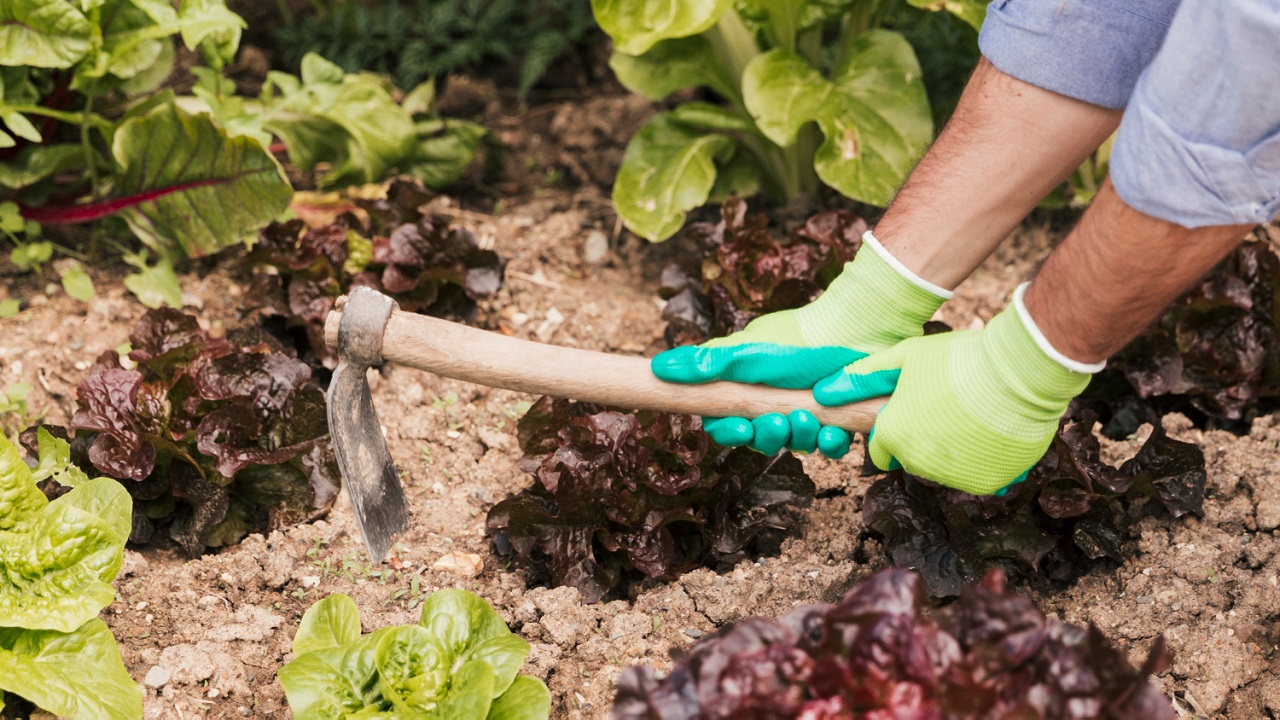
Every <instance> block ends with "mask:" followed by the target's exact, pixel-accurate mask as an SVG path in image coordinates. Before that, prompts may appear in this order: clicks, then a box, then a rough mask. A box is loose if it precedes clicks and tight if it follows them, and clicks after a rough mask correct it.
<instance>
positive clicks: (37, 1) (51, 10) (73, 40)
mask: <svg viewBox="0 0 1280 720" xmlns="http://www.w3.org/2000/svg"><path fill="white" fill-rule="evenodd" d="M93 30H94V27H93V24H92V23H90V22H89V20H88V18H86V17H85V16H84V14H83V13H81V12H80V11H79V10H77V9H76V7H75V6H74V5H72V4H71V3H69V2H67V0H6V1H5V2H4V3H0V65H9V66H14V67H21V66H23V65H30V66H32V67H43V68H69V67H71V66H72V65H75V64H76V63H77V62H79V61H80V60H81V59H83V58H84V56H85V55H86V54H88V52H89V50H90V48H91V37H92V34H93Z"/></svg>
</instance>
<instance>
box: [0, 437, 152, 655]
mask: <svg viewBox="0 0 1280 720" xmlns="http://www.w3.org/2000/svg"><path fill="white" fill-rule="evenodd" d="M130 506H131V501H130V500H129V496H128V493H127V492H125V490H124V488H123V487H121V486H120V484H119V483H117V482H116V481H114V480H110V479H107V478H99V479H97V480H90V481H88V482H85V483H82V484H80V485H79V486H78V487H76V488H74V489H72V490H71V492H69V493H67V494H66V495H63V496H62V497H59V498H58V499H57V500H54V501H53V502H52V503H50V502H48V501H47V500H45V499H44V493H42V492H40V490H39V489H38V488H36V485H35V480H34V478H33V476H32V473H31V470H30V469H29V468H28V467H27V464H26V462H25V461H23V459H22V457H21V456H20V455H19V454H18V450H17V448H15V447H14V446H13V445H12V444H11V443H10V442H9V441H8V440H5V439H3V438H0V548H3V550H0V626H9V627H23V628H29V629H32V630H58V631H60V632H64V633H65V632H72V631H73V630H75V629H76V628H78V627H80V626H81V625H83V624H84V623H85V622H87V621H89V620H90V619H92V618H94V617H95V616H97V614H98V611H99V610H101V609H102V608H104V607H106V606H107V605H109V604H110V603H111V601H112V600H113V599H114V598H115V592H114V591H113V590H112V589H111V580H112V579H114V578H115V576H116V573H118V572H119V571H120V565H121V563H122V562H123V561H124V543H125V541H126V540H127V539H128V537H129V527H130V510H129V509H130Z"/></svg>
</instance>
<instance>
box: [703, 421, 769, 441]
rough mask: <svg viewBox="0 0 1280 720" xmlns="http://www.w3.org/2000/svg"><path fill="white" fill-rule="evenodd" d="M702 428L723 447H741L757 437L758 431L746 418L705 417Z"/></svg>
mask: <svg viewBox="0 0 1280 720" xmlns="http://www.w3.org/2000/svg"><path fill="white" fill-rule="evenodd" d="M702 429H703V430H704V431H705V432H706V433H707V434H708V435H710V436H711V439H712V440H714V441H715V443H716V444H717V445H720V446H722V447H741V446H742V445H746V444H748V443H750V442H751V441H752V440H753V439H755V436H756V431H755V428H754V427H752V425H751V422H750V421H748V420H747V419H746V418H740V417H727V418H703V419H702Z"/></svg>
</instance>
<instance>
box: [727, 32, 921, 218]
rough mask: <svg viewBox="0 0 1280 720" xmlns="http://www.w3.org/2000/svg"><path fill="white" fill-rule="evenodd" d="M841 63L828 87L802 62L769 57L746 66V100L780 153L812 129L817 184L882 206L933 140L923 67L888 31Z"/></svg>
mask: <svg viewBox="0 0 1280 720" xmlns="http://www.w3.org/2000/svg"><path fill="white" fill-rule="evenodd" d="M843 57H844V60H843V62H842V63H841V64H840V65H839V66H837V67H836V68H835V70H834V72H833V79H832V80H828V79H827V78H825V77H823V76H822V75H821V73H819V72H818V71H817V70H816V69H814V68H813V66H811V65H810V64H809V63H808V61H807V60H805V59H804V58H802V57H800V56H799V55H796V54H794V53H789V52H786V51H784V50H772V51H770V52H767V53H765V54H763V55H760V56H758V57H756V58H755V59H754V60H752V61H751V63H750V64H749V65H747V69H746V71H745V72H744V73H743V78H742V85H743V97H744V100H745V102H746V106H747V109H748V110H749V111H750V112H751V114H752V116H753V117H755V119H756V123H757V124H758V125H759V128H760V131H761V132H763V133H764V134H765V136H767V137H768V138H769V139H770V140H773V141H774V142H775V143H777V144H779V145H782V146H784V147H786V146H790V145H792V144H793V143H794V142H795V141H796V137H797V135H798V134H799V132H800V129H801V128H803V127H804V126H805V125H807V124H808V123H810V122H817V124H818V127H819V128H820V129H821V130H822V133H823V136H824V137H825V141H824V142H823V143H822V146H821V147H819V148H818V151H817V154H816V155H815V156H814V168H815V169H816V170H817V172H818V176H819V177H820V178H822V181H823V182H824V183H826V184H827V185H830V186H831V187H833V188H835V189H836V190H839V191H840V192H841V193H842V194H844V195H846V196H847V197H850V198H853V199H855V200H861V201H863V202H868V203H872V204H877V205H885V204H887V203H888V202H889V200H890V199H891V198H892V197H893V193H894V192H895V191H896V190H897V188H898V186H900V185H901V184H902V182H903V180H904V179H906V176H907V173H908V172H910V170H911V168H912V167H913V166H914V164H915V162H916V160H918V159H919V157H920V154H921V153H922V152H923V151H924V148H925V146H926V145H927V144H928V143H929V141H930V140H931V139H932V136H933V121H932V119H931V116H930V113H929V104H928V100H927V98H926V97H925V91H924V85H923V83H922V82H921V80H920V77H921V73H920V64H919V62H917V60H916V57H915V52H914V51H913V50H912V49H911V45H910V44H909V43H907V41H906V39H905V38H903V37H902V35H900V34H898V33H895V32H890V31H887V30H872V31H870V32H868V33H865V34H863V35H860V36H858V37H857V38H855V39H854V40H853V41H852V42H851V43H850V45H849V47H848V48H846V49H845V53H844V56H843Z"/></svg>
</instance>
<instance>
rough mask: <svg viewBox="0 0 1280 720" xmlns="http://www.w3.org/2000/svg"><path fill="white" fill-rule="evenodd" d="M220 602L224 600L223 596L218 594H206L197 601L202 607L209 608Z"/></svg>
mask: <svg viewBox="0 0 1280 720" xmlns="http://www.w3.org/2000/svg"><path fill="white" fill-rule="evenodd" d="M220 602H222V598H220V597H218V596H217V595H205V596H204V597H202V598H200V599H199V600H197V601H196V605H199V606H200V607H202V608H209V607H213V606H214V605H217V604H218V603H220Z"/></svg>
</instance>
